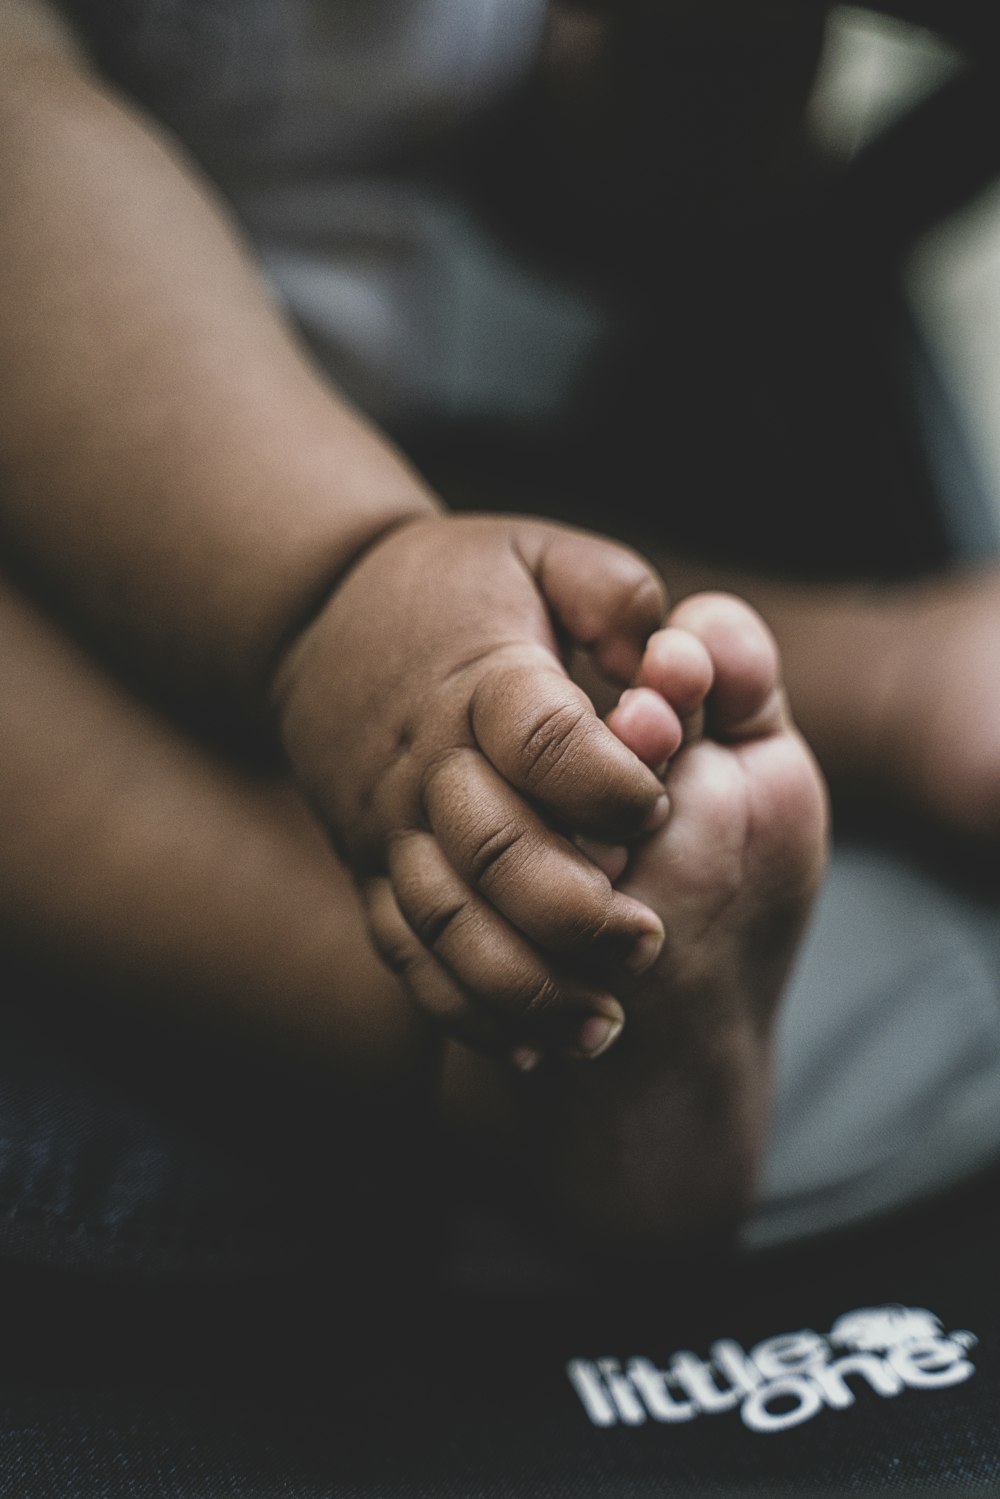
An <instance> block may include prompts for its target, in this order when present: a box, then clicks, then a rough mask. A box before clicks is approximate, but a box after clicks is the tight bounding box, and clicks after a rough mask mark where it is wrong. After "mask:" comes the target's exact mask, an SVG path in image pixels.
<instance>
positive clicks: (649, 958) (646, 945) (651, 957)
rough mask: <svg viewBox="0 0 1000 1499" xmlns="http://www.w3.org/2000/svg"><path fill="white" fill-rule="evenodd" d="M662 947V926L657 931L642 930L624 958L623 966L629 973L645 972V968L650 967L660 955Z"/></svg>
mask: <svg viewBox="0 0 1000 1499" xmlns="http://www.w3.org/2000/svg"><path fill="white" fill-rule="evenodd" d="M662 947H663V929H662V927H661V929H660V930H659V931H658V932H644V933H643V935H642V936H641V937H640V938H639V940H638V941H637V942H636V943H635V944H634V946H633V947H632V950H631V952H630V953H629V955H628V957H627V958H626V959H625V967H626V968H627V969H628V971H629V973H645V972H646V969H647V968H652V966H653V964H654V963H655V962H656V960H657V958H658V957H659V956H660V949H661V948H662Z"/></svg>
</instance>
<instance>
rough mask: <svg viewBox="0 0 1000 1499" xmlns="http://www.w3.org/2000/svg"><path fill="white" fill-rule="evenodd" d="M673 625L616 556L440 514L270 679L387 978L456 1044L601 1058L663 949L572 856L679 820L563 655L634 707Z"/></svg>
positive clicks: (380, 551) (502, 521)
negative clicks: (645, 664) (665, 624)
mask: <svg viewBox="0 0 1000 1499" xmlns="http://www.w3.org/2000/svg"><path fill="white" fill-rule="evenodd" d="M663 610H664V598H663V594H662V590H661V587H660V585H659V582H658V581H657V579H656V578H655V576H654V575H653V573H652V572H651V571H650V570H649V569H648V568H647V567H646V566H645V564H644V563H642V562H641V561H640V560H639V559H638V558H637V557H636V556H635V555H634V554H632V553H631V552H628V551H627V550H625V549H624V548H623V547H620V546H617V545H615V544H613V543H611V542H608V541H604V540H602V539H600V538H598V537H595V536H590V535H587V534H586V533H583V532H578V531H573V530H569V529H566V528H564V527H559V526H555V525H549V524H543V523H539V522H533V521H522V520H519V519H516V518H507V517H503V518H497V517H455V516H435V517H431V518H427V519H420V520H417V521H413V522H410V523H408V524H407V525H405V526H404V527H402V528H400V529H399V530H397V531H394V532H392V533H391V534H390V535H389V536H388V537H386V538H384V539H382V540H381V541H379V542H378V543H377V544H376V545H375V546H374V547H373V548H372V549H371V550H370V551H369V552H367V553H366V554H365V555H364V556H363V557H362V558H361V560H360V561H359V562H358V563H357V564H356V565H355V567H354V568H353V569H352V571H351V573H350V574H349V575H348V576H347V578H346V579H345V580H344V581H343V582H342V583H341V584H340V586H339V587H338V588H337V589H336V591H335V592H334V593H333V595H332V596H331V598H330V599H329V601H328V602H327V604H326V605H325V607H324V608H323V609H322V611H321V612H320V614H319V615H318V616H317V617H316V619H315V620H314V621H313V623H312V624H311V625H310V626H309V627H308V628H307V629H306V630H305V631H304V632H303V634H302V636H301V637H300V638H299V640H298V641H297V642H296V644H295V645H294V647H293V648H292V650H291V651H290V652H289V654H288V656H287V658H286V659H285V661H284V662H283V664H282V667H281V669H280V671H279V674H278V677H277V690H276V700H277V704H278V709H279V715H280V723H281V731H282V735H283V739H284V743H285V746H286V749H287V752H288V755H289V758H290V760H291V763H292V766H293V769H294V771H295V773H296V775H297V776H298V778H299V781H300V783H301V784H302V785H303V787H304V788H305V789H306V791H307V792H308V794H309V795H310V797H311V799H312V801H313V804H314V805H315V806H316V808H317V809H318V811H319V813H320V815H321V817H322V818H323V820H324V821H325V823H326V825H327V827H328V828H329V830H330V833H331V836H332V838H333V840H334V843H335V845H336V847H337V849H338V851H339V852H340V853H341V855H342V856H343V857H344V858H345V860H346V861H347V862H348V864H349V865H350V867H351V868H352V870H353V872H354V874H355V877H356V879H357V881H358V883H359V887H360V889H361V891H362V894H363V896H364V899H365V904H366V909H367V912H368V918H369V923H370V927H371V932H372V936H373V939H374V941H375V943H376V945H377V947H378V949H379V951H380V952H381V954H382V956H383V958H384V959H385V960H386V961H387V962H388V963H389V965H390V966H391V967H392V968H393V969H394V970H395V971H396V972H397V973H398V974H399V975H400V976H401V978H402V979H403V980H404V982H405V983H406V985H407V987H408V988H409V990H410V992H411V993H412V994H413V995H414V997H415V998H416V999H417V1001H418V1002H419V1003H420V1004H421V1005H422V1006H423V1007H424V1008H425V1009H426V1010H428V1011H429V1012H431V1013H432V1014H433V1015H434V1016H436V1017H438V1018H439V1019H440V1020H442V1021H443V1022H445V1024H446V1026H447V1028H448V1029H449V1030H450V1031H451V1033H452V1034H453V1035H456V1036H458V1037H460V1038H461V1039H463V1040H465V1041H468V1042H469V1043H471V1044H473V1045H476V1046H477V1047H479V1048H481V1049H486V1050H489V1051H502V1050H514V1051H515V1055H516V1059H517V1060H519V1061H520V1062H521V1063H522V1065H530V1063H531V1061H532V1060H533V1059H534V1058H535V1056H536V1055H537V1049H540V1048H546V1049H547V1048H548V1047H550V1046H557V1047H559V1048H561V1049H562V1050H565V1051H568V1052H570V1053H571V1054H576V1055H581V1056H593V1055H597V1054H598V1053H599V1052H600V1051H602V1050H604V1049H606V1047H607V1046H608V1045H610V1044H611V1042H612V1041H613V1040H614V1039H615V1036H616V1035H617V1032H618V1030H619V1029H620V1028H621V1023H622V1021H623V1018H624V1016H623V1013H622V1010H621V1007H620V1005H619V1003H618V1001H617V999H616V998H615V997H614V990H615V987H616V978H617V979H618V980H620V978H621V976H622V974H623V972H624V971H625V970H629V971H631V972H637V971H642V970H643V969H644V968H645V967H647V966H649V964H650V963H652V962H653V961H654V959H655V957H656V954H657V952H658V950H659V947H660V944H661V942H662V937H663V930H662V926H661V924H660V922H659V919H658V918H657V917H656V916H655V915H654V914H653V912H652V911H651V910H649V909H648V907H646V906H644V905H643V904H641V903H640V902H639V901H637V900H635V899H632V898H630V897H628V896H625V895H623V894H621V893H619V892H617V891H615V890H614V889H612V886H611V882H610V880H609V878H608V876H607V874H606V873H604V872H602V870H601V869H600V868H598V867H597V865H596V864H595V863H593V862H591V860H590V859H589V858H586V857H584V855H583V854H582V853H581V852H580V851H579V850H578V849H577V848H576V847H575V845H574V843H573V842H572V841H571V839H572V838H573V837H574V836H582V837H586V838H590V839H594V840H599V841H600V842H601V843H604V844H612V845H620V844H623V843H625V842H626V841H628V840H630V839H633V838H635V837H636V836H637V835H638V834H640V833H642V832H643V831H645V830H647V829H649V828H650V827H652V826H655V825H657V824H658V822H659V821H660V820H662V818H663V816H664V815H665V812H666V805H665V801H664V798H663V795H662V787H661V785H660V783H659V782H658V780H657V778H656V776H655V775H654V774H653V772H652V771H651V770H649V769H647V767H646V766H644V765H643V764H642V763H641V761H640V760H639V759H638V758H637V757H636V756H635V755H634V754H633V753H632V752H631V751H630V750H628V749H626V748H625V746H624V745H623V744H621V743H620V742H619V740H618V739H616V737H615V736H614V734H612V733H611V732H610V730H609V729H607V728H606V727H605V725H604V724H603V723H602V722H601V720H600V719H599V718H598V716H597V714H596V713H595V711H594V709H593V707H592V705H591V703H590V700H589V699H588V698H587V696H586V694H585V693H584V692H583V691H582V690H581V689H580V688H578V687H576V686H575V685H574V684H573V683H572V682H571V681H570V679H569V676H568V675H567V671H566V668H565V663H564V652H565V651H566V649H568V648H569V647H579V648H583V649H584V650H586V651H587V652H589V653H590V655H591V656H592V659H593V661H594V663H595V665H596V666H597V668H598V670H599V671H600V672H602V674H603V675H605V676H606V677H608V678H610V679H611V680H612V681H613V682H616V683H618V684H619V685H622V686H624V685H626V684H627V683H628V682H629V681H630V680H631V678H632V676H633V675H634V673H635V671H636V670H637V669H638V666H639V662H640V659H641V656H642V649H643V646H644V644H645V641H646V639H647V637H648V636H649V634H650V633H651V632H652V631H653V630H654V629H656V628H657V626H658V625H659V624H660V623H661V620H662V615H663ZM612 863H614V856H612ZM623 864H624V855H622V857H621V858H620V860H619V861H618V869H619V870H620V868H621V866H622V865H623ZM612 872H614V871H612Z"/></svg>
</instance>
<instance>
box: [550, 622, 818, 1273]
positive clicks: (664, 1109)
mask: <svg viewBox="0 0 1000 1499" xmlns="http://www.w3.org/2000/svg"><path fill="white" fill-rule="evenodd" d="M608 722H609V725H610V727H611V728H612V729H613V730H614V732H615V733H616V734H617V735H618V737H619V738H620V739H621V740H622V741H623V742H624V743H625V744H627V745H628V746H629V747H630V748H631V749H632V750H633V751H634V752H635V753H636V754H637V755H639V757H640V758H641V759H643V760H644V761H645V763H647V764H648V765H650V766H653V767H656V768H657V769H659V770H661V773H662V774H663V775H664V783H665V788H666V791H667V794H668V796H669V798H670V813H669V818H668V820H667V822H666V823H665V825H664V826H663V827H661V828H660V829H659V830H658V831H656V832H654V833H652V834H651V835H650V836H649V837H647V838H646V839H645V840H644V841H643V842H642V843H641V844H640V845H638V846H637V847H636V848H635V849H634V851H633V853H632V856H631V858H630V860H629V863H628V866H627V868H626V869H625V871H624V873H623V874H622V875H621V877H620V878H619V880H618V882H617V884H618V888H620V889H621V890H623V891H625V892H626V893H628V894H629V895H632V896H636V897H637V898H638V899H640V900H642V901H644V902H646V903H647V904H648V905H649V906H651V907H652V909H653V910H655V911H656V912H657V914H658V915H659V916H660V917H661V918H662V921H663V925H664V928H665V931H666V940H665V942H664V945H663V948H662V950H661V952H660V955H659V957H658V958H657V960H656V962H655V963H654V964H653V966H652V968H650V969H649V970H648V971H647V972H646V973H645V974H643V976H642V977H641V978H640V979H638V980H636V981H635V983H634V988H633V990H632V992H631V993H628V992H625V993H623V994H622V999H623V1002H624V1007H625V1010H626V1012H627V1021H626V1024H625V1028H624V1031H623V1033H622V1035H621V1036H620V1037H619V1038H618V1039H617V1040H616V1042H615V1043H614V1045H612V1046H611V1047H610V1049H609V1050H608V1051H607V1052H606V1054H605V1055H604V1056H602V1057H601V1058H600V1059H599V1060H598V1061H596V1062H590V1063H582V1064H581V1063H576V1064H572V1063H570V1064H562V1066H561V1074H562V1085H563V1090H564V1091H562V1090H559V1091H562V1097H561V1098H560V1100H559V1102H558V1104H557V1106H558V1107H559V1108H560V1109H561V1120H562V1127H561V1130H560V1131H559V1132H560V1133H561V1135H562V1141H563V1149H562V1150H561V1151H560V1152H559V1156H560V1164H559V1167H558V1170H559V1179H560V1185H561V1187H562V1189H563V1191H564V1192H565V1193H567V1194H568V1197H569V1199H570V1206H571V1207H572V1208H574V1209H575V1211H576V1215H577V1216H578V1217H580V1216H582V1217H584V1218H589V1219H590V1220H591V1225H592V1226H593V1227H596V1228H597V1229H598V1230H599V1232H601V1233H604V1234H608V1235H610V1236H612V1237H613V1238H614V1239H615V1240H617V1241H618V1242H619V1243H620V1244H621V1243H624V1244H632V1245H637V1246H638V1245H658V1244H661V1243H663V1242H664V1241H670V1240H676V1239H677V1238H679V1237H684V1236H686V1235H687V1234H689V1233H690V1232H694V1231H704V1230H710V1229H714V1228H721V1227H724V1226H726V1225H727V1222H730V1223H731V1222H734V1221H735V1220H736V1219H738V1217H739V1215H740V1214H741V1213H742V1212H743V1211H745V1210H746V1208H747V1206H748V1205H749V1201H750V1198H751V1195H752V1190H753V1182H754V1178H755V1174H756V1168H757V1162H758V1158H759V1155H760V1152H761V1147H762V1142H763V1138H764V1131H765V1124H766V1117H767V1106H768V1094H769V1080H770V1070H771V1028H772V1021H773V1019H774V1015H775V1010H776V1007H777V1004H778V1001H779V998H780V995H781V991H782V988H783V985H784V981H785V978H786V975H787V972H788V969H789V966H790V963H791V960H792V958H793V956H794V953H795V950H796V947H797V944H798V940H799V937H800V935H801V932H802V928H803V925H804V922H805V919H806V916H807V914H808V911H809V907H810V903H811V900H812V897H813V895H814V893H815V891H816V889H817V887H818V884H819V881H820V877H821V873H822V869H823V860H824V847H825V834H826V797H825V792H824V788H823V783H822V781H821V779H820V775H819V772H818V770H817V768H816V766H815V763H814V761H813V759H812V756H811V755H810V753H809V751H808V750H807V749H806V747H805V744H804V743H803V741H802V740H801V739H800V738H799V736H798V734H797V733H796V732H795V730H794V728H793V726H792V724H791V721H790V719H789V716H788V710H787V706H786V703H785V699H784V694H783V692H782V690H781V684H780V675H779V664H778V656H777V650H776V647H775V645H774V642H773V640H772V638H771V636H770V634H769V633H768V631H767V629H766V627H765V626H764V625H763V623H762V622H761V620H760V619H759V618H758V616H757V615H756V614H754V613H753V611H752V610H750V609H749V608H748V607H747V606H745V605H744V604H742V603H740V602H739V601H738V600H736V599H733V598H730V597H728V596H726V595H721V594H704V595H699V596H695V597H692V598H690V599H687V600H686V601H685V602H684V603H683V604H681V605H680V606H679V607H678V608H677V609H675V610H674V612H673V614H672V616H671V619H670V622H669V626H668V628H666V629H664V630H661V631H659V632H658V633H657V634H656V635H655V636H653V638H652V639H651V640H650V642H649V645H648V648H647V650H646V654H645V657H644V659H643V663H642V667H641V670H640V674H639V686H638V687H637V688H635V689H632V690H630V691H629V692H627V693H625V694H624V695H623V698H622V700H621V702H620V703H619V705H618V707H617V708H616V709H615V710H614V712H613V713H612V714H611V715H610V717H609V719H608ZM665 761H669V764H668V765H667V766H665V767H664V762H665ZM571 1068H572V1072H571V1071H570V1069H571ZM554 1119H555V1116H554V1113H553V1121H552V1123H553V1125H554ZM554 1127H556V1128H557V1129H558V1128H559V1127H558V1126H555V1125H554Z"/></svg>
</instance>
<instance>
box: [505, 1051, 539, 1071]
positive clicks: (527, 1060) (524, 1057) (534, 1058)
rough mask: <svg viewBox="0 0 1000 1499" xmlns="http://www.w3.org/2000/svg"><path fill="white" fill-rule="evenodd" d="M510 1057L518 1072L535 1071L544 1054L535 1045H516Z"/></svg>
mask: <svg viewBox="0 0 1000 1499" xmlns="http://www.w3.org/2000/svg"><path fill="white" fill-rule="evenodd" d="M510 1059H511V1061H512V1062H513V1063H514V1066H515V1067H516V1068H517V1070H518V1072H534V1070H535V1068H536V1067H537V1066H538V1064H539V1062H540V1061H541V1060H542V1054H541V1052H540V1051H537V1050H536V1049H535V1047H534V1046H515V1047H514V1050H513V1051H512V1052H511V1054H510Z"/></svg>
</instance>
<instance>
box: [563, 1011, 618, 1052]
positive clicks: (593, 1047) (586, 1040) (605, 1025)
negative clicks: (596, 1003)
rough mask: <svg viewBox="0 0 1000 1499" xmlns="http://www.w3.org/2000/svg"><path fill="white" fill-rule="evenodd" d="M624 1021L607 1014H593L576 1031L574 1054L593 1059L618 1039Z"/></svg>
mask: <svg viewBox="0 0 1000 1499" xmlns="http://www.w3.org/2000/svg"><path fill="white" fill-rule="evenodd" d="M623 1023H624V1022H623V1021H621V1020H609V1019H608V1017H607V1016H606V1015H591V1016H590V1017H589V1018H588V1019H587V1020H585V1021H584V1022H583V1024H582V1025H581V1027H580V1029H579V1030H578V1031H577V1033H576V1044H575V1046H574V1047H573V1051H572V1054H573V1056H575V1057H580V1058H581V1059H585V1060H586V1061H593V1060H594V1058H595V1057H599V1056H600V1055H601V1053H602V1052H604V1051H607V1049H608V1047H609V1046H613V1045H614V1043H615V1042H616V1041H617V1040H618V1037H619V1036H620V1035H621V1032H622V1025H623Z"/></svg>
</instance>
